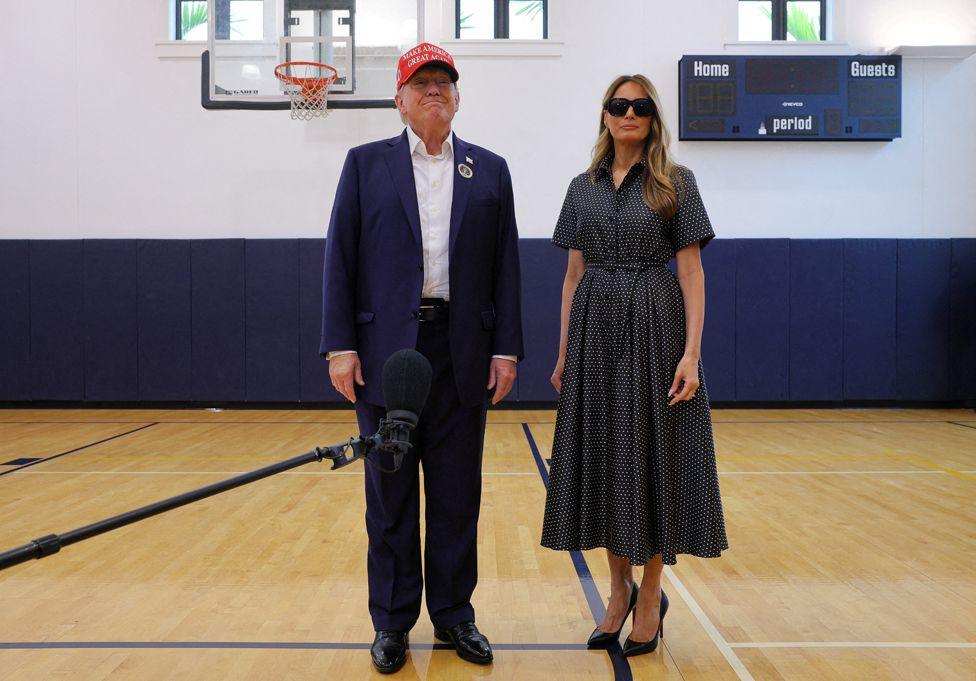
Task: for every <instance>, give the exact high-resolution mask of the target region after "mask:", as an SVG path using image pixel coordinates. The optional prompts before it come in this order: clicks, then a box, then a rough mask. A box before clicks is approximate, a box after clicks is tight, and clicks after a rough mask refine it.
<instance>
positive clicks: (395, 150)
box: [386, 130, 424, 250]
mask: <svg viewBox="0 0 976 681" xmlns="http://www.w3.org/2000/svg"><path fill="white" fill-rule="evenodd" d="M410 153H411V152H410V144H409V143H408V142H407V131H406V130H404V131H403V134H402V135H400V137H398V138H397V139H395V140H393V141H392V142H391V143H390V147H389V149H387V150H386V163H387V165H388V166H389V168H390V175H392V176H393V185H394V186H395V187H396V191H397V194H399V195H400V203H402V204H403V211H404V213H406V215H407V222H409V223H410V229H411V231H413V236H414V239H416V241H417V245H418V246H420V248H421V250H422V249H423V247H424V242H423V236H422V235H421V232H420V209H419V208H418V207H417V185H416V183H415V182H414V179H413V161H412V160H411V159H410Z"/></svg>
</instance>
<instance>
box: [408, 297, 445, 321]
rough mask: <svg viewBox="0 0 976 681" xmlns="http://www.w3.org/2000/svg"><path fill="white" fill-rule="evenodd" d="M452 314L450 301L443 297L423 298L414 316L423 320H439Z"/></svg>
mask: <svg viewBox="0 0 976 681" xmlns="http://www.w3.org/2000/svg"><path fill="white" fill-rule="evenodd" d="M449 316H450V302H449V301H447V300H444V299H443V298H421V299H420V308H419V309H418V310H417V311H416V312H414V317H415V318H416V319H418V320H419V321H421V322H439V321H443V320H445V319H448V318H449Z"/></svg>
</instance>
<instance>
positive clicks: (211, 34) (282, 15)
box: [201, 0, 423, 109]
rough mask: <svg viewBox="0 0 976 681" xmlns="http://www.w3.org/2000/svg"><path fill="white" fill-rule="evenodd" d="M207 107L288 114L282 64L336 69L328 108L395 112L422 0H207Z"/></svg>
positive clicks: (419, 26) (419, 25) (416, 35)
mask: <svg viewBox="0 0 976 681" xmlns="http://www.w3.org/2000/svg"><path fill="white" fill-rule="evenodd" d="M207 10H208V12H207V22H208V23H207V29H208V30H207V40H208V44H209V49H208V51H207V53H205V54H204V58H203V64H202V76H201V77H202V81H203V82H202V88H203V89H202V93H201V94H202V103H203V106H204V107H205V108H208V109H287V108H289V101H288V97H287V96H286V95H285V94H284V93H283V92H282V89H281V85H280V83H279V82H278V80H277V79H276V78H275V74H274V69H275V66H276V65H278V64H280V63H283V62H287V61H309V62H321V63H325V64H329V65H330V66H334V67H335V68H336V70H337V71H338V78H337V79H336V82H335V83H334V84H333V85H332V87H331V88H330V90H329V108H377V107H392V106H393V95H394V81H395V78H396V75H395V74H396V63H397V59H398V58H399V56H400V54H401V53H402V52H404V51H406V50H407V49H409V48H411V47H413V46H414V45H416V44H417V43H418V42H420V37H419V36H420V35H421V31H422V21H423V0H207Z"/></svg>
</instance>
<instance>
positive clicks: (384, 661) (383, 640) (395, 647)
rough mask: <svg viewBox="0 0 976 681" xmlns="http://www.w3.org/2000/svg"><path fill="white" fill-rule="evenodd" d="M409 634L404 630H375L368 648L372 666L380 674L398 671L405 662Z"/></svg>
mask: <svg viewBox="0 0 976 681" xmlns="http://www.w3.org/2000/svg"><path fill="white" fill-rule="evenodd" d="M409 648H410V635H409V634H408V633H407V632H405V631H377V632H376V637H375V638H374V639H373V646H372V647H371V648H370V649H369V654H370V657H372V658H373V666H374V667H376V671H378V672H379V673H380V674H392V673H393V672H398V671H400V669H401V668H402V667H403V665H404V664H405V663H406V662H407V650H408V649H409Z"/></svg>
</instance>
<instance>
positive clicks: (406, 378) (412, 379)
mask: <svg viewBox="0 0 976 681" xmlns="http://www.w3.org/2000/svg"><path fill="white" fill-rule="evenodd" d="M433 373H434V371H433V369H432V368H431V366H430V362H428V361H427V358H426V357H424V356H423V355H421V354H420V353H419V352H417V351H416V350H410V349H409V348H404V349H403V350H398V351H397V352H395V353H393V354H392V355H390V358H389V359H387V360H386V363H385V364H384V365H383V400H384V401H385V402H386V417H385V418H382V419H380V429H379V432H378V433H377V435H378V436H379V440H380V443H379V446H378V449H380V450H382V451H384V452H388V453H390V454H391V455H392V457H393V467H392V468H385V467H384V466H383V465H382V464H380V463H379V462H378V461H377V460H375V459H374V460H373V463H374V464H375V465H376V466H378V467H379V469H380V470H381V471H383V472H384V473H395V472H396V471H397V470H399V469H400V464H401V463H402V461H403V457H404V455H405V454H406V453H407V451H409V449H410V447H411V446H412V445H411V444H410V431H412V430H413V429H414V428H416V427H417V422H418V421H419V419H420V413H421V412H422V411H423V409H424V405H425V404H426V403H427V396H428V395H429V393H430V383H431V379H432V378H433Z"/></svg>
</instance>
